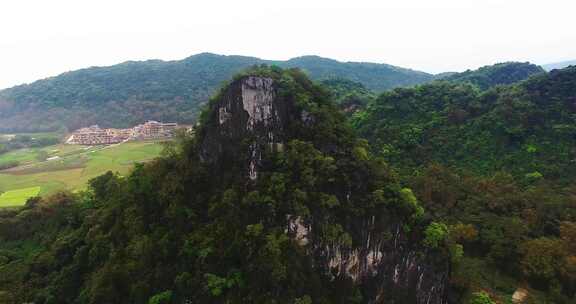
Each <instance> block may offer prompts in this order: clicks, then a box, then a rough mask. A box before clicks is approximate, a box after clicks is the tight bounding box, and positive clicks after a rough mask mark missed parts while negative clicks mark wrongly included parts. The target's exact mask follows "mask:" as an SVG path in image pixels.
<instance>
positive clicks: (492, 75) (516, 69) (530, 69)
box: [435, 62, 544, 90]
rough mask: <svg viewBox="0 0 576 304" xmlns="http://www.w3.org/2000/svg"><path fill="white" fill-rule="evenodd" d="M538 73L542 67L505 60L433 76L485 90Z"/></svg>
mask: <svg viewBox="0 0 576 304" xmlns="http://www.w3.org/2000/svg"><path fill="white" fill-rule="evenodd" d="M540 73H544V69H542V68H541V67H539V66H537V65H534V64H530V63H528V62H505V63H498V64H495V65H489V66H484V67H481V68H479V69H477V70H467V71H465V72H462V73H448V74H444V75H438V76H436V77H435V78H436V79H441V80H446V81H451V82H460V83H472V84H474V85H476V86H478V87H479V88H480V89H482V90H486V89H489V88H492V87H495V86H497V85H506V84H512V83H515V82H518V81H522V80H525V79H528V77H530V76H532V75H535V74H540Z"/></svg>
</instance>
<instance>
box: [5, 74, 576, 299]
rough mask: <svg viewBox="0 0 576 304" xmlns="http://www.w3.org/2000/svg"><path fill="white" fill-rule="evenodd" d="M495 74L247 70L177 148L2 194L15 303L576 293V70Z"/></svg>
mask: <svg viewBox="0 0 576 304" xmlns="http://www.w3.org/2000/svg"><path fill="white" fill-rule="evenodd" d="M483 84H485V82H483V83H474V82H471V81H469V80H466V81H454V80H451V81H435V82H432V83H429V84H424V85H420V86H416V87H413V88H397V89H394V90H392V91H389V92H384V93H382V94H380V95H379V96H376V97H374V96H373V95H372V94H373V93H371V92H370V91H367V90H366V89H365V88H364V87H363V86H362V85H361V84H358V83H355V82H353V81H350V80H343V79H331V80H329V81H324V82H323V83H322V84H318V83H314V82H312V81H310V80H309V79H308V78H307V77H306V76H305V74H303V73H302V72H300V71H298V70H292V69H290V70H281V69H280V68H276V67H273V68H267V67H259V68H254V69H251V70H249V71H247V72H244V73H242V74H240V75H238V76H236V77H235V78H234V79H233V80H232V81H231V82H230V83H229V84H227V85H225V86H224V87H223V88H222V89H221V90H220V91H219V92H218V93H217V94H216V96H215V97H213V98H212V99H211V101H210V103H209V104H208V107H207V108H206V110H205V111H204V114H203V115H202V116H201V120H200V126H199V128H198V129H197V130H196V136H194V137H193V138H192V137H190V136H189V135H186V134H180V135H179V136H178V140H176V141H175V142H173V143H171V144H168V145H167V146H166V151H165V153H164V156H163V157H161V158H160V159H158V160H156V161H154V162H151V163H148V164H145V165H139V166H137V167H136V168H135V169H134V171H133V172H132V173H131V174H130V175H129V176H126V177H121V176H118V175H115V174H113V173H108V174H106V175H103V176H101V177H98V178H96V179H94V180H92V181H91V183H90V190H89V191H86V192H80V193H74V194H72V193H61V194H58V195H55V196H52V197H46V198H35V199H31V200H30V201H29V202H28V203H27V206H26V207H25V208H23V209H21V210H2V211H1V212H0V302H2V301H4V302H7V303H22V302H35V303H407V304H412V303H418V304H421V303H433V304H436V303H438V304H441V303H446V302H448V303H451V304H456V303H464V304H478V303H511V297H512V294H513V293H514V292H515V291H516V290H517V289H519V288H523V289H525V290H526V294H527V298H526V299H525V300H524V303H530V304H532V303H533V304H536V303H560V304H571V303H574V301H575V300H576V247H574V244H576V184H574V177H575V175H576V171H575V170H574V164H573V163H574V159H575V157H576V151H575V150H574V147H575V145H574V144H575V141H576V130H575V129H574V125H575V124H574V123H575V121H574V119H575V118H576V114H575V113H576V68H568V69H564V70H557V71H553V72H551V73H548V74H546V73H541V74H540V73H538V74H537V75H533V76H532V77H530V78H529V79H527V80H524V81H521V82H518V83H513V84H510V85H497V86H495V87H492V88H486V87H483ZM500 84H501V83H500ZM246 87H248V90H249V91H248V93H247V92H246V91H244V90H245V89H246ZM240 96H242V97H240ZM243 96H252V97H253V98H255V99H254V101H255V102H256V101H257V102H259V103H261V104H262V105H264V106H265V109H266V110H265V111H261V110H258V111H255V110H254V111H253V110H250V108H249V107H248V108H246V106H247V104H243V105H242V104H238V102H239V100H240V102H243V101H242V100H243V99H242V98H243ZM351 100H359V101H354V102H353V103H352V102H351ZM347 102H350V103H351V104H360V105H362V106H361V107H357V108H355V109H354V111H353V112H349V113H348V115H345V114H344V113H343V112H342V111H340V110H339V107H340V108H344V109H346V107H342V105H343V104H346V103H347ZM248 104H251V103H248ZM263 109H264V108H263ZM251 111H252V112H251ZM256 113H267V115H269V116H267V117H263V116H253V115H255V114H256ZM259 115H260V114H259ZM262 115H263V114H262ZM264 118H266V119H264ZM357 134H358V135H360V137H358V136H357ZM362 138H366V139H367V140H364V139H362ZM256 177H257V178H256ZM366 261H367V262H366ZM375 261H378V262H377V263H375ZM374 267H375V268H374ZM186 301H188V302H186Z"/></svg>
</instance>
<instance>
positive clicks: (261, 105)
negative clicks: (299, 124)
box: [201, 76, 294, 180]
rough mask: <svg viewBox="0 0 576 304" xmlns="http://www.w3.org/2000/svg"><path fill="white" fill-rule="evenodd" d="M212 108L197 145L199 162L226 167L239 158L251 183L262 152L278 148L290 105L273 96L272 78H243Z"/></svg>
mask: <svg viewBox="0 0 576 304" xmlns="http://www.w3.org/2000/svg"><path fill="white" fill-rule="evenodd" d="M212 106H213V107H214V108H213V109H212V111H211V117H209V119H208V122H207V124H208V126H207V128H205V130H206V133H205V135H204V136H203V142H202V144H201V146H202V151H201V155H202V157H203V159H205V160H207V161H209V162H214V163H215V162H220V163H224V164H227V163H230V162H233V161H234V160H238V158H243V159H242V161H243V163H244V164H243V166H244V169H245V170H244V172H245V173H246V175H247V176H248V177H249V178H250V179H251V180H255V179H256V178H257V177H258V167H259V166H260V161H261V160H262V153H263V151H264V150H265V149H266V148H270V149H273V150H278V149H282V147H283V143H284V142H285V140H286V138H285V136H286V135H285V132H284V130H286V126H287V124H288V123H290V121H291V120H292V119H293V117H292V115H291V114H292V113H293V112H294V107H293V104H292V103H290V102H288V101H287V100H284V99H282V98H281V97H279V96H277V88H276V86H275V83H274V80H273V79H271V78H267V77H256V76H246V77H242V78H240V79H238V80H236V81H234V82H233V83H232V84H231V85H230V86H228V87H227V88H226V89H225V91H224V92H223V94H222V95H221V96H220V98H219V99H218V100H217V101H216V103H215V104H213V105H212Z"/></svg>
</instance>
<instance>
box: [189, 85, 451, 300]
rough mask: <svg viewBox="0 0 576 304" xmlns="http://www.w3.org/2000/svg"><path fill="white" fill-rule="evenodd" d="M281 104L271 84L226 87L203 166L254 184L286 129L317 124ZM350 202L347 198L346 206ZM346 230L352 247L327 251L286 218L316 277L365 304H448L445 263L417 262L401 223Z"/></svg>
mask: <svg viewBox="0 0 576 304" xmlns="http://www.w3.org/2000/svg"><path fill="white" fill-rule="evenodd" d="M286 98H287V97H285V96H281V95H280V94H278V88H277V84H276V83H275V81H274V80H273V79H271V78H267V77H256V76H245V77H241V78H239V79H237V80H236V81H234V82H233V83H231V84H230V85H229V86H228V87H227V88H226V89H225V90H224V91H223V92H222V93H221V95H220V96H219V98H218V99H216V100H215V102H214V103H213V104H212V105H211V106H212V107H213V108H212V109H213V111H211V112H210V113H211V115H212V117H209V118H208V120H207V122H206V124H205V127H204V130H203V131H202V132H204V133H203V134H201V135H200V136H199V138H200V140H201V142H200V149H201V155H202V159H203V160H204V161H207V162H210V163H212V164H213V165H214V166H220V167H221V168H223V169H225V170H241V171H242V173H243V174H244V176H246V178H247V180H250V181H252V182H253V181H254V180H256V179H257V178H258V173H259V169H260V168H261V165H262V160H263V153H265V151H266V150H267V149H268V150H270V151H282V150H283V148H284V144H285V143H286V142H287V140H288V134H287V132H288V130H289V126H290V124H291V123H294V122H298V123H301V124H302V125H304V126H311V125H312V124H314V116H313V115H311V114H310V113H308V112H307V111H304V110H297V107H296V106H295V104H294V101H293V100H291V99H286ZM238 164H241V167H239V168H238V167H237V166H238ZM234 166H236V167H234ZM350 196H351V194H350V191H348V192H347V194H346V195H345V199H346V200H348V201H349V200H350ZM346 225H347V226H346V227H345V229H346V230H348V231H353V233H352V234H353V235H354V236H353V238H354V240H353V242H352V245H341V244H336V243H328V244H327V243H324V242H323V241H322V240H324V239H326V238H323V237H322V236H321V235H316V234H318V233H320V232H318V229H315V228H314V227H315V223H314V219H313V218H304V217H301V216H296V215H288V216H287V227H286V232H287V233H288V235H290V236H291V237H292V238H293V239H294V240H295V241H296V243H297V244H298V245H299V246H302V247H303V248H304V249H305V250H306V251H307V252H308V253H309V254H310V255H311V256H313V258H314V261H315V263H314V267H316V268H317V269H318V271H320V272H322V273H324V274H326V275H327V276H328V277H331V278H332V279H337V278H349V279H350V280H352V281H353V282H354V283H355V284H359V285H362V288H363V289H364V290H366V294H365V296H368V299H367V302H368V303H389V302H390V299H393V298H396V299H402V301H403V302H397V303H415V304H444V303H447V301H446V286H447V284H448V274H449V269H448V265H447V263H446V261H443V260H440V261H436V260H434V254H422V248H421V247H420V246H419V245H418V243H414V240H413V239H412V238H411V237H410V236H409V235H408V234H407V233H406V232H404V229H403V225H402V223H401V222H399V220H398V219H391V218H389V217H386V216H376V215H375V216H370V217H367V218H366V217H363V218H353V217H352V218H350V220H349V222H348V223H347V224H346Z"/></svg>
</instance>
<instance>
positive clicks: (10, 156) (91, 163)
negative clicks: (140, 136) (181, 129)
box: [0, 141, 162, 207]
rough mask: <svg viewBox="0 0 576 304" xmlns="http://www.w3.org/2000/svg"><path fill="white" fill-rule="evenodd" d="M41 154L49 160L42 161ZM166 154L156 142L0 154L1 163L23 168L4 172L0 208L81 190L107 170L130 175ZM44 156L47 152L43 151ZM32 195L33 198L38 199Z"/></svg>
mask: <svg viewBox="0 0 576 304" xmlns="http://www.w3.org/2000/svg"><path fill="white" fill-rule="evenodd" d="M40 151H45V152H46V153H47V156H48V158H47V160H43V161H41V160H38V159H37V155H38V154H39V152H40ZM161 151H162V145H161V144H160V143H159V142H155V141H134V142H125V143H121V144H116V145H110V146H89V147H86V146H79V145H64V144H59V145H54V146H48V147H44V148H29V149H20V150H15V151H11V152H8V153H6V154H2V155H0V163H3V162H8V161H18V162H19V163H20V165H19V166H17V167H14V168H10V169H6V170H2V171H0V207H2V206H17V205H22V204H24V203H25V202H26V199H27V198H28V196H27V195H12V194H13V193H14V191H20V192H21V193H32V192H29V191H28V192H27V191H24V190H26V189H30V188H32V189H37V191H35V194H34V195H36V194H39V195H47V194H51V193H54V192H56V191H59V190H71V191H75V190H81V189H83V188H84V187H85V186H86V183H87V182H88V181H89V180H90V179H92V178H94V177H96V176H99V175H101V174H103V173H105V172H107V171H113V172H118V173H120V174H126V173H127V172H129V171H130V169H131V168H132V166H133V164H134V163H136V162H144V161H148V160H151V159H153V158H155V157H157V156H158V155H160V152H161ZM41 153H43V152H41ZM34 195H32V196H34Z"/></svg>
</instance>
